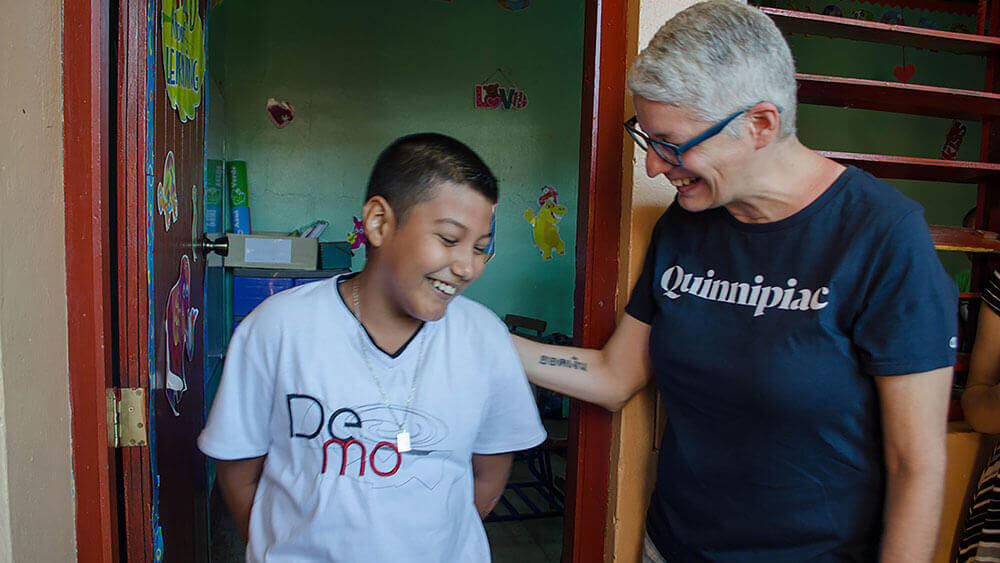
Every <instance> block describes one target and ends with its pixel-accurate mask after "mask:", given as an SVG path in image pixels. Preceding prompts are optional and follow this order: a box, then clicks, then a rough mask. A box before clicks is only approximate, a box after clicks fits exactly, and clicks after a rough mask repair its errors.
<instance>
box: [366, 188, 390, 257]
mask: <svg viewBox="0 0 1000 563" xmlns="http://www.w3.org/2000/svg"><path fill="white" fill-rule="evenodd" d="M361 221H362V222H363V223H364V225H365V238H366V239H367V241H368V242H367V244H369V245H370V246H373V247H375V248H378V247H379V246H382V244H383V243H384V242H385V241H386V239H387V237H389V236H392V232H393V231H394V230H395V228H396V215H395V213H393V211H392V207H391V206H390V205H389V202H388V201H386V199H385V198H384V197H382V196H380V195H377V196H372V198H371V199H369V200H368V201H366V202H365V206H364V208H363V209H362V210H361Z"/></svg>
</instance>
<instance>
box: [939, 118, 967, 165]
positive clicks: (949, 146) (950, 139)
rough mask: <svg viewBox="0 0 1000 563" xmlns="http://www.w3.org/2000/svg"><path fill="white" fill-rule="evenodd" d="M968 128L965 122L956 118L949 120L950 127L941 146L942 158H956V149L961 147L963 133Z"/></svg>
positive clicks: (963, 138) (963, 137)
mask: <svg viewBox="0 0 1000 563" xmlns="http://www.w3.org/2000/svg"><path fill="white" fill-rule="evenodd" d="M967 131H968V129H967V128H966V127H965V124H964V123H962V122H961V121H959V120H957V119H953V120H952V121H951V129H949V130H948V134H947V135H945V138H944V147H942V148H941V158H942V159H944V160H955V159H956V158H958V149H960V148H962V141H964V140H965V133H966V132H967Z"/></svg>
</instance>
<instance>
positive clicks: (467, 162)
mask: <svg viewBox="0 0 1000 563" xmlns="http://www.w3.org/2000/svg"><path fill="white" fill-rule="evenodd" d="M444 182H453V183H455V184H462V185H466V186H469V187H470V188H472V189H474V190H476V191H477V192H479V193H481V194H482V195H483V196H485V197H486V198H487V199H489V200H490V201H491V202H493V203H496V202H497V197H498V196H497V179H496V176H494V175H493V172H491V171H490V169H489V167H487V166H486V163H484V162H483V161H482V159H481V158H479V155H477V154H476V153H475V152H474V151H473V150H472V149H470V148H469V147H467V146H466V145H465V144H463V143H461V142H460V141H457V140H455V139H453V138H451V137H449V136H447V135H442V134H440V133H415V134H413V135H406V136H405V137H400V138H398V139H396V140H395V141H393V142H392V144H391V145H389V146H388V147H386V149H385V150H384V151H382V154H380V155H379V157H378V160H376V161H375V167H374V168H373V169H372V175H371V177H370V178H369V179H368V191H367V193H366V194H365V201H368V200H369V199H371V198H372V197H374V196H382V197H384V198H385V199H386V201H388V202H389V205H390V206H392V209H393V211H395V212H396V214H397V215H398V216H399V217H400V219H402V218H403V217H405V216H406V213H407V212H408V211H409V210H410V208H412V207H413V206H414V205H416V204H418V203H420V202H423V201H426V200H428V199H431V198H432V197H433V194H434V189H435V188H436V187H437V186H438V185H439V184H441V183H444Z"/></svg>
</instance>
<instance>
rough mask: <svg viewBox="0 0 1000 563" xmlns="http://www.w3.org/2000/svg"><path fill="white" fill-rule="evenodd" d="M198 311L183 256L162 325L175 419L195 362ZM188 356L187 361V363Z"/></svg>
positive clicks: (168, 399)
mask: <svg viewBox="0 0 1000 563" xmlns="http://www.w3.org/2000/svg"><path fill="white" fill-rule="evenodd" d="M197 320H198V309H196V308H194V307H192V306H191V261H190V260H189V259H188V257H187V255H184V256H181V264H180V273H179V274H178V276H177V283H175V284H174V286H173V287H172V288H170V293H169V294H168V296H167V312H166V315H164V319H163V322H164V324H165V325H166V326H165V328H166V331H165V334H166V338H167V348H166V356H167V377H166V380H167V381H166V394H167V402H168V403H170V409H171V410H173V411H174V415H175V416H176V415H180V402H181V397H182V396H183V395H184V392H185V391H187V377H186V374H185V371H186V365H187V362H190V361H192V360H193V359H194V329H195V321H197ZM185 356H186V357H187V361H185Z"/></svg>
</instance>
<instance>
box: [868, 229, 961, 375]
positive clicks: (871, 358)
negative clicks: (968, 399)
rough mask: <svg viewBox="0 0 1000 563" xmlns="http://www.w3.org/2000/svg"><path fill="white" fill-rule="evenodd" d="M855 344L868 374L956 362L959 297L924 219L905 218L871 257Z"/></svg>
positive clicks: (916, 370)
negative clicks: (935, 248) (866, 289)
mask: <svg viewBox="0 0 1000 563" xmlns="http://www.w3.org/2000/svg"><path fill="white" fill-rule="evenodd" d="M870 266H871V270H870V271H869V272H868V275H869V279H870V283H869V286H868V291H867V292H866V294H864V295H858V296H856V298H858V299H862V300H863V301H862V303H861V304H860V310H859V312H858V318H857V322H856V323H855V325H854V334H853V338H852V340H853V342H854V345H855V346H856V347H857V350H858V356H859V359H860V361H861V366H862V369H864V371H865V372H866V373H868V374H870V375H877V376H883V375H906V374H910V373H921V372H925V371H930V370H933V369H938V368H942V367H946V366H950V365H953V364H954V363H955V348H956V344H957V336H956V335H957V332H958V294H957V288H956V287H955V284H954V282H952V280H951V279H950V278H949V277H948V275H947V274H946V273H945V271H944V268H942V267H941V262H940V260H939V259H938V257H937V253H936V252H935V250H934V244H933V242H932V241H931V237H930V231H929V229H928V228H927V223H926V222H925V221H924V218H923V215H922V214H921V213H920V212H919V211H917V210H915V211H912V212H910V213H907V214H906V215H905V216H903V217H902V218H901V219H900V220H899V222H898V223H897V224H896V225H894V226H893V227H892V228H891V229H890V230H889V231H888V233H887V234H886V236H885V238H884V240H883V243H882V244H881V246H880V247H879V248H878V250H877V251H876V252H875V253H874V254H873V256H872V262H871V265H870Z"/></svg>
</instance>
